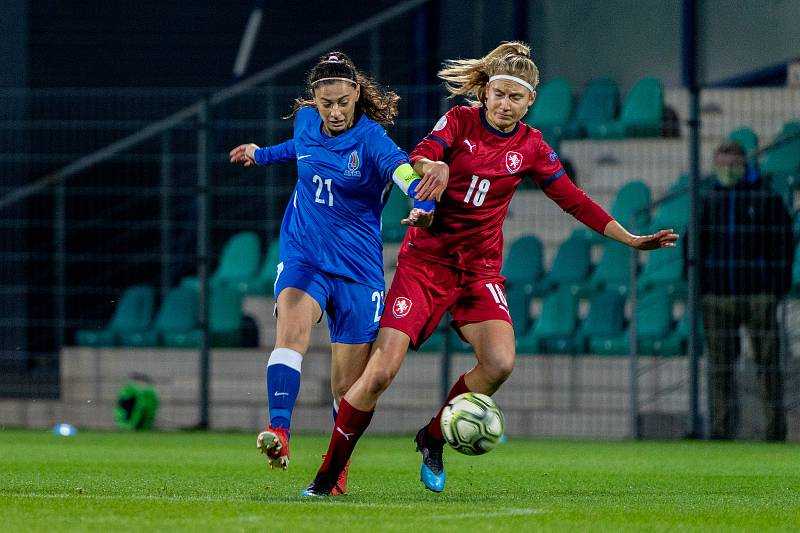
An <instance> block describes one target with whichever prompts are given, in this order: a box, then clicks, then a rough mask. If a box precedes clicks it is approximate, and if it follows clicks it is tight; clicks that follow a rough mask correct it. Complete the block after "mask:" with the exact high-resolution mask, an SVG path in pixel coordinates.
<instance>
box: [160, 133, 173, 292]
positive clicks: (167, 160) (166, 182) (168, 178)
mask: <svg viewBox="0 0 800 533" xmlns="http://www.w3.org/2000/svg"><path fill="white" fill-rule="evenodd" d="M171 149H172V136H171V135H170V132H169V131H166V132H164V133H163V134H162V135H161V194H160V196H159V217H160V218H161V224H160V226H161V295H162V296H164V294H166V292H167V290H168V289H169V287H170V285H171V284H172V209H171V199H172V152H171Z"/></svg>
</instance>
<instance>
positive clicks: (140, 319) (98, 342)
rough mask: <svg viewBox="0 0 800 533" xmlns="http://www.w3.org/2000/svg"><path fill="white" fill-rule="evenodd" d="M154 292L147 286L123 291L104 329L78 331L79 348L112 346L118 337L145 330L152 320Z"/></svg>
mask: <svg viewBox="0 0 800 533" xmlns="http://www.w3.org/2000/svg"><path fill="white" fill-rule="evenodd" d="M154 308H155V290H153V287H151V286H149V285H133V286H131V287H128V288H127V289H125V291H124V292H123V293H122V296H121V297H120V299H119V301H118V302H117V306H116V308H115V309H114V314H113V315H112V316H111V320H110V321H109V323H108V325H107V326H106V328H105V329H99V330H94V329H86V330H80V331H78V332H77V334H76V342H77V344H78V345H79V346H114V345H115V344H117V342H118V341H119V339H120V335H122V334H126V333H136V332H141V331H144V330H146V329H147V326H149V325H150V321H151V320H152V319H153V311H154Z"/></svg>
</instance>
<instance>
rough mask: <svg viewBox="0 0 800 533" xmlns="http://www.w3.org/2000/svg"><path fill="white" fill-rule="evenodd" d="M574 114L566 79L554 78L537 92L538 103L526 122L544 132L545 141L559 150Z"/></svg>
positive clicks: (570, 92)
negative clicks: (571, 116) (571, 115)
mask: <svg viewBox="0 0 800 533" xmlns="http://www.w3.org/2000/svg"><path fill="white" fill-rule="evenodd" d="M571 113H572V89H571V88H570V85H569V82H568V81H567V80H566V79H564V78H553V79H551V80H548V81H547V82H545V83H543V84H542V85H541V86H540V87H539V88H538V89H537V90H536V101H535V102H534V103H533V106H532V108H531V110H530V111H529V112H528V116H527V118H526V120H525V121H526V122H527V123H528V124H530V125H531V126H533V127H534V128H536V129H537V130H539V131H541V132H542V135H543V136H544V139H545V141H547V143H548V144H550V145H551V146H552V147H553V148H554V149H556V150H558V146H559V143H560V140H561V137H562V136H563V134H564V130H565V129H566V127H567V123H568V122H569V117H570V114H571Z"/></svg>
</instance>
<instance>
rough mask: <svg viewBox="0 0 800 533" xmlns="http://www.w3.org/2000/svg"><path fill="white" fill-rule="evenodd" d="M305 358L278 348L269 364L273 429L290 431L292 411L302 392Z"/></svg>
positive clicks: (268, 377)
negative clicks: (301, 377)
mask: <svg viewBox="0 0 800 533" xmlns="http://www.w3.org/2000/svg"><path fill="white" fill-rule="evenodd" d="M302 363H303V356H302V355H301V354H300V353H299V352H296V351H294V350H290V349H289V348H276V349H275V350H273V351H272V353H271V354H270V356H269V361H268V362H267V394H268V395H269V423H270V425H271V426H272V427H273V428H283V429H285V430H287V431H288V430H289V425H290V424H291V421H292V410H293V409H294V404H295V402H296V401H297V394H298V393H299V392H300V366H301V364H302Z"/></svg>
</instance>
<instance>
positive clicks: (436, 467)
mask: <svg viewBox="0 0 800 533" xmlns="http://www.w3.org/2000/svg"><path fill="white" fill-rule="evenodd" d="M414 441H415V442H416V443H417V451H418V452H420V453H422V467H421V468H420V473H419V479H420V481H422V484H423V485H425V488H426V489H428V490H432V491H433V492H442V491H443V490H444V481H445V478H446V476H445V473H444V463H443V462H442V452H443V451H444V439H442V440H439V439H433V438H431V437H430V435H428V428H427V426H426V427H424V428H422V429H420V430H419V431H418V432H417V437H416V438H415V439H414Z"/></svg>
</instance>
